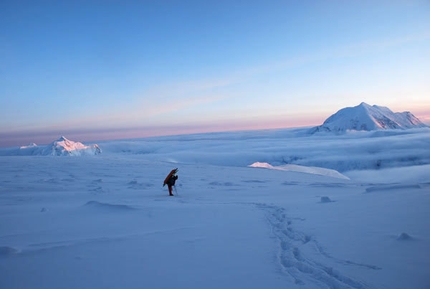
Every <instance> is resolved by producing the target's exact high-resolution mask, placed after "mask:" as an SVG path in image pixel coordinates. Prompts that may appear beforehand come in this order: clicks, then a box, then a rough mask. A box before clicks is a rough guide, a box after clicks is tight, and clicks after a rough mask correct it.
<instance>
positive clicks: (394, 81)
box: [0, 1, 430, 147]
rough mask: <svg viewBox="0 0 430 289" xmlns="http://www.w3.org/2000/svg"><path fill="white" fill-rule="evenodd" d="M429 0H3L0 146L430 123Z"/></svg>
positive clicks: (0, 19)
mask: <svg viewBox="0 0 430 289" xmlns="http://www.w3.org/2000/svg"><path fill="white" fill-rule="evenodd" d="M429 15H430V4H429V2H427V1H376V2H375V1H373V2H372V1H348V2H339V1H334V2H333V1H301V2H297V1H247V2H246V3H243V2H237V1H216V2H213V3H205V2H201V1H185V2H184V1H168V2H164V1H162V2H161V3H158V2H148V1H144V2H127V1H126V2H124V3H120V2H115V1H114V2H105V1H85V2H80V1H77V2H75V1H73V2H69V1H64V2H54V1H53V2H50V1H48V2H43V3H37V2H34V1H19V2H14V1H4V2H2V3H0V27H1V28H0V39H1V44H0V63H2V65H1V67H0V147H5V146H21V145H28V144H29V143H32V142H35V143H37V144H39V143H40V144H44V143H49V142H51V141H53V140H55V139H56V138H58V137H59V136H61V135H65V136H67V137H69V138H71V139H74V138H76V139H77V140H79V141H96V140H113V139H122V138H142V137H149V136H160V135H170V134H187V133H204V132H214V131H233V130H253V129H274V128H291V127H301V126H314V125H315V126H316V125H320V124H321V123H322V122H323V121H324V120H325V119H326V118H327V117H329V116H330V115H331V114H333V113H335V112H336V111H338V110H339V109H341V108H344V107H351V106H356V105H358V104H360V103H361V102H366V103H368V104H370V105H379V106H386V107H388V108H390V109H391V110H392V111H394V112H402V111H410V112H412V113H413V114H414V115H415V116H417V117H418V118H420V120H421V121H423V122H424V123H426V124H429V125H430V84H429V81H428V79H430V56H429V53H428V51H430V32H429V31H430V17H428V16H429Z"/></svg>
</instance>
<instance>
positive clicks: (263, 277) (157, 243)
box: [0, 130, 430, 289]
mask: <svg viewBox="0 0 430 289" xmlns="http://www.w3.org/2000/svg"><path fill="white" fill-rule="evenodd" d="M290 133H291V132H284V131H277V132H273V133H272V132H271V133H267V134H266V133H261V134H259V133H255V134H254V135H252V133H239V134H211V135H206V136H203V135H200V136H196V135H194V136H178V137H172V138H158V139H152V140H149V141H148V140H140V141H129V142H123V141H121V142H105V143H103V144H101V146H103V148H104V153H103V154H101V155H99V156H98V157H92V158H45V157H38V156H19V157H18V156H3V157H1V161H0V288H9V289H15V288H28V289H32V288H45V289H57V288H63V289H68V288H82V289H85V288H129V289H133V288H156V289H158V288H166V289H167V288H251V289H252V288H275V289H276V288H292V289H294V288H300V289H303V288H306V289H308V288H310V289H313V288H315V289H316V288H361V289H363V288H365V289H367V288H378V289H380V288H382V289H384V288H385V289H403V288H415V289H426V288H429V287H430V277H429V276H428V272H430V258H429V256H428V254H427V252H430V230H429V223H428V220H429V217H430V211H429V210H428V208H429V206H430V175H429V171H430V165H429V164H427V165H415V166H398V167H392V168H389V169H379V170H356V171H348V172H346V173H344V174H343V175H346V176H347V177H348V178H349V179H346V178H339V177H332V176H330V174H328V172H331V171H329V170H325V169H322V168H321V167H319V168H309V167H306V166H302V167H300V168H299V169H301V170H303V172H298V171H297V168H298V167H291V166H284V167H283V165H282V164H280V165H269V164H264V165H261V163H262V162H264V160H263V159H262V157H263V156H267V155H268V154H272V153H273V152H278V150H279V148H280V147H282V146H283V145H285V144H286V143H288V144H289V145H290V146H291V147H292V148H297V150H296V152H297V153H300V155H306V154H309V148H310V146H311V144H310V143H313V142H315V139H313V138H295V137H287V138H286V139H287V140H286V141H285V140H284V141H282V140H281V139H282V138H281V137H280V136H281V135H282V136H283V138H285V135H286V134H287V135H288V134H290ZM412 136H413V138H412V139H413V141H411V139H409V138H410V137H412ZM385 137H388V138H389V139H390V140H391V141H392V140H393V139H392V137H395V138H394V140H398V141H400V140H402V139H404V138H406V139H408V140H409V145H410V149H411V150H412V151H416V152H417V156H418V157H419V153H418V152H421V153H422V154H423V157H426V151H420V150H416V146H417V144H419V143H423V145H424V144H426V143H425V141H423V140H425V139H428V132H426V131H425V130H422V131H420V133H418V132H416V133H414V134H401V135H396V136H378V137H374V136H372V135H371V134H368V133H366V134H360V136H359V137H357V136H355V137H352V138H348V137H341V138H334V137H327V138H326V137H322V138H318V145H319V146H322V147H327V148H329V147H331V148H334V149H332V150H331V151H330V150H326V151H325V154H326V155H325V157H327V158H329V157H330V156H329V152H331V153H332V154H339V151H338V150H337V149H338V148H340V147H342V146H344V145H345V143H348V142H356V141H361V144H363V143H365V142H370V143H371V144H372V145H371V147H373V148H380V149H384V150H386V153H387V154H389V153H390V154H394V155H396V154H400V155H402V152H400V153H399V152H398V151H397V148H396V147H386V143H388V141H386V140H385ZM250 140H253V141H251V142H250ZM378 142H379V146H378V145H377V144H378ZM400 142H401V141H400ZM406 142H407V141H405V143H406ZM125 144H128V146H125ZM245 144H247V145H245ZM263 145H265V148H266V149H263V147H264V146H263ZM402 145H403V144H402ZM298 148H301V149H302V151H301V152H300V151H299V150H298ZM427 148H428V147H427ZM271 149H273V150H271ZM405 149H406V147H405ZM258 152H260V153H258ZM193 153H195V154H193ZM359 153H360V154H361V157H362V158H363V159H365V158H367V157H368V155H370V154H371V152H368V151H367V150H359V151H357V152H356V154H357V156H358V154H359ZM427 153H428V152H427ZM345 154H348V153H347V152H345ZM248 157H249V158H248ZM334 157H336V156H334ZM243 162H244V163H246V165H243V166H242V165H240V164H242V163H243ZM256 162H260V165H259V166H260V167H261V166H266V167H269V168H271V169H262V168H260V167H257V168H254V167H248V165H250V164H253V163H256ZM284 165H285V164H284ZM173 167H179V173H178V174H179V179H178V181H177V191H176V193H175V195H176V196H175V197H169V196H168V192H167V189H166V188H165V187H164V188H163V187H162V182H163V180H164V177H165V176H166V174H167V173H168V172H169V171H170V170H171V169H172V168H173ZM291 168H293V169H291ZM294 168H296V171H294ZM339 175H340V174H339Z"/></svg>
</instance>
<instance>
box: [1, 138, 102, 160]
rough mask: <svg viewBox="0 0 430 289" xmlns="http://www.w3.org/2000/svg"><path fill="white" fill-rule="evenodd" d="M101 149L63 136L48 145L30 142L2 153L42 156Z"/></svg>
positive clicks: (91, 151)
mask: <svg viewBox="0 0 430 289" xmlns="http://www.w3.org/2000/svg"><path fill="white" fill-rule="evenodd" d="M98 154H101V149H100V147H99V146H98V145H97V144H94V145H88V146H87V145H84V144H82V143H80V142H74V141H71V140H68V139H67V138H65V137H64V136H62V137H60V138H59V139H58V140H56V141H53V142H52V143H50V144H49V145H43V146H38V145H36V144H35V143H32V144H30V145H28V146H21V147H20V148H18V149H8V150H5V151H3V155H23V156H29V155H43V156H82V155H98Z"/></svg>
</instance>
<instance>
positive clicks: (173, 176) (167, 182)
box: [163, 169, 178, 196]
mask: <svg viewBox="0 0 430 289" xmlns="http://www.w3.org/2000/svg"><path fill="white" fill-rule="evenodd" d="M177 171H178V169H173V170H172V171H171V172H170V174H169V176H168V177H167V178H166V180H165V181H164V184H163V186H165V185H167V187H168V188H169V195H170V196H173V193H172V188H173V186H174V185H175V182H176V180H177V179H178V176H177V175H176V172H177Z"/></svg>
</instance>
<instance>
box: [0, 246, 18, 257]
mask: <svg viewBox="0 0 430 289" xmlns="http://www.w3.org/2000/svg"><path fill="white" fill-rule="evenodd" d="M16 253H18V250H17V249H15V248H12V247H8V246H2V247H0V256H8V255H12V254H16Z"/></svg>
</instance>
